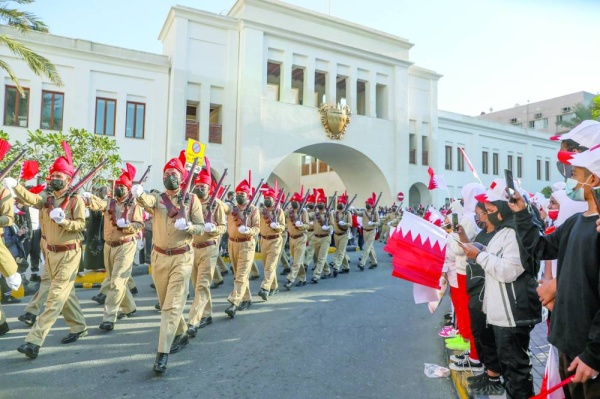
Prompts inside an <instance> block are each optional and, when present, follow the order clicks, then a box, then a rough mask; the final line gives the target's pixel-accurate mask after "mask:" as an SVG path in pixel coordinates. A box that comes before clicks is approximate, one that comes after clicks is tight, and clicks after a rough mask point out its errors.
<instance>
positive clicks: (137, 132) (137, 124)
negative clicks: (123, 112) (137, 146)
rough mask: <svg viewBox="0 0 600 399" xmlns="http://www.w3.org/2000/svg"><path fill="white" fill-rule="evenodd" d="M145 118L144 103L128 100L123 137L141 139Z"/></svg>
mask: <svg viewBox="0 0 600 399" xmlns="http://www.w3.org/2000/svg"><path fill="white" fill-rule="evenodd" d="M145 119H146V104H144V103H135V102H132V101H128V102H127V120H126V122H125V137H129V138H134V139H143V138H144V120H145Z"/></svg>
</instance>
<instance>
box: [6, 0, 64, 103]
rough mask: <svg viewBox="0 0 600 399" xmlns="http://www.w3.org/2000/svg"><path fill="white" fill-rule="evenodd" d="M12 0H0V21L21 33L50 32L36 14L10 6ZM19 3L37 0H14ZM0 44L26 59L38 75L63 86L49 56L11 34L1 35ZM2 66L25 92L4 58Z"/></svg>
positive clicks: (19, 88) (19, 89) (18, 87)
mask: <svg viewBox="0 0 600 399" xmlns="http://www.w3.org/2000/svg"><path fill="white" fill-rule="evenodd" d="M9 1H11V0H0V23H2V22H4V23H6V24H7V25H9V26H12V27H14V28H16V30H17V31H18V32H19V33H27V32H29V31H37V32H44V33H47V32H48V27H47V26H46V24H45V23H44V22H42V21H40V20H39V19H38V18H37V17H36V16H35V15H34V14H32V13H29V12H26V11H19V10H16V9H11V8H8V3H9ZM12 1H13V2H14V3H17V4H31V3H33V2H34V1H35V0H12ZM0 45H5V46H6V47H8V49H9V50H10V51H11V52H13V53H14V54H15V55H16V56H17V57H19V58H20V59H22V60H23V61H25V63H26V64H27V65H28V66H29V68H30V69H31V70H32V71H33V72H34V73H35V74H36V75H38V76H42V75H45V76H47V77H48V79H50V81H51V82H52V83H54V84H56V85H57V86H62V84H63V83H62V80H61V78H60V75H59V74H58V72H57V71H56V67H55V66H54V64H53V63H52V62H50V61H49V60H48V59H47V58H45V57H43V56H41V55H39V54H36V53H35V52H34V51H33V50H31V49H30V48H29V47H27V46H25V45H24V44H23V43H21V42H19V41H18V40H16V39H14V38H13V37H12V36H11V35H0ZM0 68H2V69H4V70H5V71H6V73H8V76H9V77H10V79H11V80H12V81H13V83H14V84H15V86H16V87H17V90H18V91H19V93H21V95H23V94H24V92H23V88H22V87H21V85H20V84H19V80H18V78H17V77H16V76H15V74H14V72H13V71H12V69H11V68H10V66H9V65H8V64H7V63H6V62H5V61H3V60H0Z"/></svg>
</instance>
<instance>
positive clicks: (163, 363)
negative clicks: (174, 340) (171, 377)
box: [154, 352, 169, 374]
mask: <svg viewBox="0 0 600 399" xmlns="http://www.w3.org/2000/svg"><path fill="white" fill-rule="evenodd" d="M168 359H169V354H168V353H160V352H158V353H157V354H156V360H155V361H154V372H155V373H160V374H162V373H164V372H165V371H167V360H168Z"/></svg>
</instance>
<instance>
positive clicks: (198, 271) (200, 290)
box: [188, 245, 220, 327]
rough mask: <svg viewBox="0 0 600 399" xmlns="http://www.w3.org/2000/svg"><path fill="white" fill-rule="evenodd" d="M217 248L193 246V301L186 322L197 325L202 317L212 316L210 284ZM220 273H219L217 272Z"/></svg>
mask: <svg viewBox="0 0 600 399" xmlns="http://www.w3.org/2000/svg"><path fill="white" fill-rule="evenodd" d="M218 255H219V248H218V247H217V246H216V245H210V246H208V247H204V248H194V267H193V269H192V282H193V283H194V287H195V294H194V302H193V303H192V306H191V307H190V314H189V316H188V324H189V325H192V326H196V327H197V326H198V325H199V324H200V319H201V318H202V317H209V316H212V298H211V296H210V284H211V281H212V276H213V273H214V272H215V270H218V269H217V267H216V265H217V256H218ZM219 275H220V274H219Z"/></svg>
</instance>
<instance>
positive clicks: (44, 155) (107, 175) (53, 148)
mask: <svg viewBox="0 0 600 399" xmlns="http://www.w3.org/2000/svg"><path fill="white" fill-rule="evenodd" d="M0 138H2V139H5V140H8V139H9V136H8V134H7V133H6V132H4V131H1V130H0ZM63 140H64V141H66V142H67V143H69V146H70V147H71V152H72V155H73V165H74V167H75V168H78V167H79V166H81V171H80V172H79V177H80V178H81V177H83V176H85V175H87V174H88V173H89V172H90V171H91V170H92V169H94V168H95V167H96V166H97V165H98V164H99V163H100V162H102V160H104V159H108V164H107V165H106V166H105V167H104V168H103V169H102V171H100V172H98V174H97V175H96V176H95V177H94V178H93V179H92V181H90V182H89V183H88V184H86V186H85V189H86V190H88V191H90V190H91V187H92V186H93V185H97V186H102V185H105V184H107V181H108V179H111V178H116V177H118V176H119V175H120V174H121V168H120V167H121V163H122V160H121V156H120V155H119V147H118V146H117V142H116V141H115V140H114V139H111V138H110V137H107V136H102V135H98V134H94V133H90V132H88V131H87V130H85V129H74V128H71V129H70V130H69V132H67V133H63V132H52V133H44V132H42V131H41V130H40V129H37V130H35V131H28V132H27V141H26V142H25V143H21V142H19V141H17V142H16V143H14V144H13V146H12V148H11V149H10V151H9V152H8V154H7V156H6V157H5V158H4V160H3V161H2V162H0V168H4V167H5V166H6V165H7V164H8V162H10V160H11V159H13V158H14V157H15V156H16V155H17V154H18V153H20V152H21V151H22V150H23V149H27V150H28V151H27V155H26V156H25V159H32V160H36V161H37V162H38V163H39V165H40V172H39V174H38V178H39V179H40V180H42V181H43V180H45V179H46V176H47V175H48V171H49V169H50V166H52V163H53V162H54V160H55V159H56V158H58V157H59V156H61V155H64V151H63V148H62V145H61V143H62V142H63ZM19 169H20V168H19V167H15V168H14V169H13V170H12V171H11V174H10V175H11V176H13V177H17V176H18V175H19ZM76 180H78V179H76Z"/></svg>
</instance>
